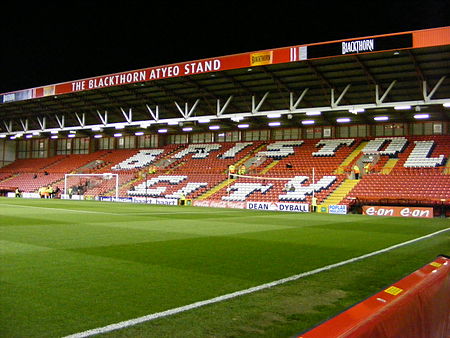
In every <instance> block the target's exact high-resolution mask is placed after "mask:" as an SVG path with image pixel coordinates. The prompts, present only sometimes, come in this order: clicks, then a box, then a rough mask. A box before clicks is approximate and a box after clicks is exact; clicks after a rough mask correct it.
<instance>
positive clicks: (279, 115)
mask: <svg viewBox="0 0 450 338" xmlns="http://www.w3.org/2000/svg"><path fill="white" fill-rule="evenodd" d="M266 116H267V118H269V119H277V118H280V117H281V114H278V113H271V114H267V115H266Z"/></svg>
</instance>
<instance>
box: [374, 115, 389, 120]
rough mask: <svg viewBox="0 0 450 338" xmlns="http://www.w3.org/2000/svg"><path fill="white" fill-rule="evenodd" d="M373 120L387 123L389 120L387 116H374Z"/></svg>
mask: <svg viewBox="0 0 450 338" xmlns="http://www.w3.org/2000/svg"><path fill="white" fill-rule="evenodd" d="M373 119H374V120H375V121H387V120H389V116H375V117H374V118H373Z"/></svg>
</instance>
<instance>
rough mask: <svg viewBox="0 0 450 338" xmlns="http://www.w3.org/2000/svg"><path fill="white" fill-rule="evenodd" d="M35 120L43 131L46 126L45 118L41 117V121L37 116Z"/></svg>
mask: <svg viewBox="0 0 450 338" xmlns="http://www.w3.org/2000/svg"><path fill="white" fill-rule="evenodd" d="M37 120H38V123H39V126H40V127H41V130H45V126H46V120H45V116H44V117H42V120H41V119H40V118H39V116H38V117H37Z"/></svg>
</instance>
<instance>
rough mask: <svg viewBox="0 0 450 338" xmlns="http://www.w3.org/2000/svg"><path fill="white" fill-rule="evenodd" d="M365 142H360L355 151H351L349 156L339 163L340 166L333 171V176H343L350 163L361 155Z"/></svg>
mask: <svg viewBox="0 0 450 338" xmlns="http://www.w3.org/2000/svg"><path fill="white" fill-rule="evenodd" d="M366 144H367V141H363V142H361V143H360V144H359V145H358V146H357V147H356V148H355V150H353V151H352V152H351V153H350V155H348V156H347V158H346V159H345V160H344V161H343V162H342V163H341V165H340V166H339V167H338V168H337V169H336V170H335V171H334V174H335V175H339V174H343V173H344V172H345V168H347V167H348V166H349V165H350V163H352V162H353V160H354V159H355V158H356V157H358V155H359V154H360V153H361V150H363V149H364V147H365V146H366Z"/></svg>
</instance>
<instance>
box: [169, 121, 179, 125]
mask: <svg viewBox="0 0 450 338" xmlns="http://www.w3.org/2000/svg"><path fill="white" fill-rule="evenodd" d="M167 125H168V126H178V121H169V122H167Z"/></svg>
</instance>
